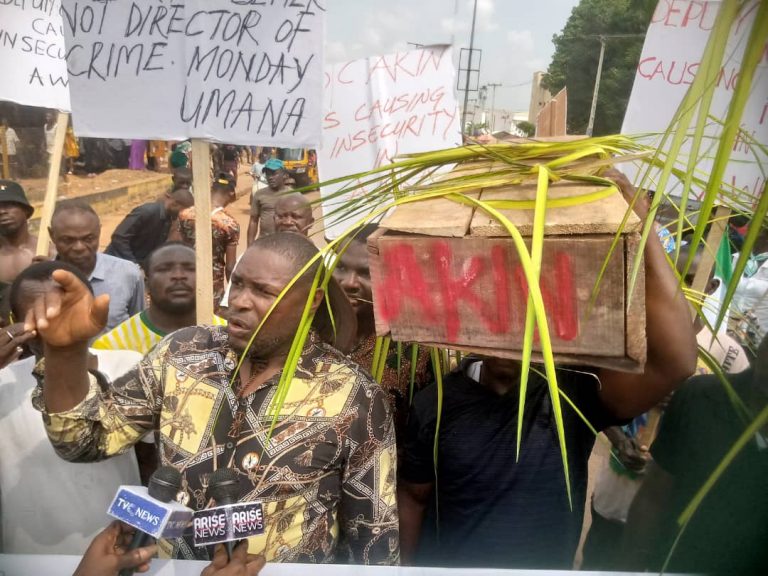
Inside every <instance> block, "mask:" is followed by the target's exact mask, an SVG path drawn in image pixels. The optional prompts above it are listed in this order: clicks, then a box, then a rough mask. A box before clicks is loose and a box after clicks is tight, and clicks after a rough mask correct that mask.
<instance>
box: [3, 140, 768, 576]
mask: <svg viewBox="0 0 768 576" xmlns="http://www.w3.org/2000/svg"><path fill="white" fill-rule="evenodd" d="M177 150H178V148H177ZM223 152H225V153H226V152H227V150H226V147H224V148H223ZM229 152H231V155H232V158H230V157H229V156H226V155H224V156H222V165H221V166H220V167H217V170H216V172H215V175H214V178H213V180H212V182H211V208H212V211H211V219H212V241H213V261H212V263H211V266H210V269H207V270H203V271H199V270H197V266H196V261H195V252H194V246H195V237H196V227H195V222H196V217H195V206H194V202H193V195H192V194H191V185H192V177H191V170H190V167H189V162H188V158H187V160H186V161H185V160H184V158H181V157H180V155H179V154H177V153H176V151H174V154H176V158H175V159H174V158H173V157H172V158H171V164H172V165H174V168H173V170H174V171H173V184H172V187H171V189H170V190H169V191H168V192H167V193H164V194H163V195H162V196H161V197H160V198H158V199H157V200H156V201H155V202H151V203H147V204H144V205H142V206H139V207H137V208H135V209H134V210H132V211H131V212H130V213H129V214H127V215H126V216H125V218H124V220H123V221H122V222H121V223H120V224H119V226H118V227H117V228H116V230H115V232H114V234H113V235H112V239H111V242H110V244H109V246H108V247H107V248H106V250H105V251H104V252H100V251H99V237H100V219H99V216H98V214H97V213H96V212H95V211H94V210H93V209H92V207H91V206H89V205H88V204H87V203H86V202H84V201H82V200H77V199H69V200H61V201H59V202H58V203H57V204H56V207H55V210H54V212H53V217H52V220H51V225H50V230H49V232H50V238H51V241H52V244H53V247H52V251H51V254H50V255H49V257H40V256H36V255H35V250H36V238H35V237H34V236H33V235H32V234H31V233H30V231H29V227H28V220H29V218H30V216H31V214H32V206H31V205H30V203H29V202H28V201H27V198H26V196H25V194H24V190H23V189H22V187H21V186H20V185H19V184H18V183H17V182H14V181H11V180H3V181H0V282H2V283H3V284H4V285H5V286H4V291H3V297H2V300H1V301H0V317H2V318H3V321H4V323H3V326H2V329H0V367H2V370H0V415H1V416H0V503H2V507H1V508H0V516H1V517H2V534H1V535H0V538H2V539H1V540H0V542H2V548H0V550H2V551H3V552H5V553H33V554H35V553H46V554H53V553H57V554H78V555H82V554H85V556H84V558H83V562H82V564H81V566H80V567H79V568H78V572H77V574H102V573H103V574H116V573H117V571H118V570H120V569H122V568H124V567H126V566H129V565H131V566H142V565H146V564H147V563H148V562H150V561H151V557H152V556H154V555H156V554H157V555H160V556H161V557H171V558H177V559H198V560H207V561H210V562H211V564H210V566H209V567H208V568H207V569H206V571H205V572H204V574H207V575H213V574H216V575H219V576H224V575H226V574H230V573H233V574H234V573H248V574H255V573H257V572H258V570H259V569H260V568H261V567H262V566H263V564H264V562H265V561H266V562H304V563H328V562H352V563H359V564H379V565H397V564H398V563H403V564H413V565H421V566H445V567H462V566H466V567H486V568H550V569H568V568H571V567H572V565H573V561H574V555H575V553H576V550H577V547H578V544H579V540H580V536H581V533H582V526H583V521H584V512H585V508H586V507H587V506H591V508H592V529H591V530H590V532H589V534H588V537H587V542H586V545H585V548H584V566H585V567H589V568H592V569H606V570H607V569H635V570H646V569H651V570H656V569H660V568H661V567H662V566H663V565H664V564H665V563H666V561H667V560H668V559H669V558H671V563H670V564H669V566H670V567H671V568H674V569H675V570H677V571H692V572H704V573H707V572H718V573H729V571H731V570H732V571H733V573H765V571H766V570H768V551H766V549H765V546H764V544H765V542H766V541H767V540H768V539H767V538H766V537H767V536H768V534H767V533H766V531H767V530H768V522H766V519H768V492H766V491H765V490H764V487H765V478H766V477H768V476H766V475H765V474H766V473H768V443H767V442H766V437H765V436H764V433H765V427H763V428H762V429H757V430H755V431H754V435H753V436H752V437H751V438H747V439H746V440H745V442H746V444H745V448H744V449H743V450H742V451H741V452H740V453H739V454H738V455H736V456H735V458H734V460H733V463H732V466H730V467H729V468H728V469H727V470H726V471H725V472H724V473H723V475H722V477H721V478H720V479H719V480H718V482H717V483H716V485H715V489H714V491H713V493H712V494H711V495H709V496H707V497H706V498H705V499H704V501H703V504H702V508H701V510H700V511H699V512H697V513H696V514H695V515H694V516H693V518H692V519H691V520H690V522H689V523H688V524H687V525H686V530H685V532H684V533H683V535H682V536H681V537H679V538H678V532H679V529H678V527H677V525H676V520H677V518H678V517H679V516H680V514H681V513H682V512H683V510H684V509H685V507H686V506H687V504H688V503H689V502H690V500H691V499H692V498H693V496H694V495H695V493H696V491H697V490H698V489H699V488H700V487H701V486H702V485H704V484H705V482H706V481H707V479H708V477H709V475H710V474H711V473H712V472H713V471H714V470H715V468H716V467H717V465H718V464H719V463H720V461H721V460H722V459H723V458H724V457H725V455H726V454H727V453H728V451H729V450H730V448H731V446H732V445H733V444H734V442H736V441H737V440H738V439H739V437H740V436H741V434H742V432H743V431H744V430H745V426H746V424H747V423H749V422H751V421H752V420H753V419H754V418H755V416H756V415H757V414H758V413H760V412H761V411H762V410H764V409H765V407H766V405H768V338H763V340H762V343H761V344H760V346H759V348H758V350H757V352H756V354H755V355H754V356H753V357H750V356H749V355H748V354H746V353H745V351H744V350H743V349H742V348H741V347H740V345H739V343H737V342H736V341H734V340H733V339H731V338H729V337H728V336H727V335H726V334H724V333H723V334H722V335H721V336H719V337H712V335H711V332H710V331H708V329H706V328H705V327H704V326H702V325H701V324H700V323H696V324H695V323H694V322H692V321H691V313H690V308H689V306H688V303H687V301H686V299H685V298H684V296H683V292H682V290H681V289H680V286H679V281H678V277H677V275H676V274H675V271H674V270H673V269H672V267H670V265H669V263H668V259H667V256H666V254H665V248H664V246H663V245H662V242H661V241H660V239H659V238H658V237H656V236H653V235H652V236H651V237H650V238H649V240H648V243H647V245H646V248H645V266H646V279H645V282H646V286H645V294H646V301H645V309H646V339H647V349H648V356H647V362H646V364H645V366H644V369H643V372H642V373H626V372H619V371H615V370H609V369H605V368H594V367H589V366H584V367H578V368H574V367H566V366H561V367H559V368H558V371H557V377H558V383H559V386H560V389H561V392H562V395H563V397H564V398H566V399H567V400H568V401H567V402H566V403H564V404H563V413H562V417H563V424H564V427H565V437H566V439H567V443H566V448H565V450H566V452H565V458H566V460H567V463H568V470H569V477H566V475H565V474H564V465H563V458H564V456H563V453H562V451H561V450H562V449H563V447H562V446H561V444H560V442H559V439H558V434H557V427H556V423H555V414H554V410H553V405H552V402H551V399H550V397H549V389H548V384H547V381H546V378H544V377H543V376H541V375H540V374H539V372H537V371H532V372H531V373H530V377H529V380H528V384H527V390H526V394H525V398H524V400H525V412H524V415H521V414H520V412H519V410H520V400H521V399H520V378H521V372H520V364H519V363H518V362H516V361H513V360H509V359H504V358H497V357H491V356H474V355H470V356H467V357H465V358H463V359H462V361H461V362H460V363H458V365H456V366H455V368H454V370H453V371H452V372H450V373H449V374H446V375H444V376H443V377H442V378H441V381H442V382H441V384H442V385H441V386H438V385H437V383H436V382H435V379H436V371H435V369H434V367H433V366H432V365H431V364H430V361H429V354H428V353H427V349H426V348H425V347H422V346H418V345H417V344H413V343H402V344H401V345H399V346H392V347H390V348H389V349H386V350H384V351H383V354H384V356H385V358H384V360H383V362H382V361H381V360H379V361H378V363H379V364H381V365H383V370H374V366H373V364H374V358H377V357H379V356H381V353H382V351H381V350H380V348H379V344H378V343H377V338H376V324H375V319H374V307H373V291H372V286H371V274H370V267H369V263H368V251H367V244H366V243H367V241H368V239H369V238H370V236H371V234H374V233H375V232H376V231H377V227H376V226H375V225H368V226H366V227H364V228H362V229H361V230H359V232H358V233H357V234H356V235H355V236H354V237H353V238H351V239H350V240H349V241H347V242H343V243H341V244H340V245H339V248H338V249H337V251H336V254H335V257H334V258H331V259H328V258H316V255H317V253H318V249H317V247H316V246H315V245H314V243H313V242H312V240H311V239H310V238H309V231H310V229H311V228H312V226H313V224H314V219H313V215H312V206H311V205H310V203H309V202H308V200H307V198H306V197H305V196H304V195H303V194H301V193H297V192H293V190H292V188H291V186H290V179H289V177H288V174H287V172H286V171H285V168H284V166H283V164H282V162H281V161H280V160H278V159H276V158H271V159H265V161H264V162H263V163H258V164H259V165H258V167H257V168H255V169H256V170H258V172H259V174H256V176H258V177H262V176H263V178H264V179H265V180H266V185H265V186H262V187H260V188H259V189H258V190H256V191H255V192H254V194H253V195H252V198H251V216H250V222H249V225H248V230H247V232H246V242H245V250H244V252H243V254H242V255H241V256H240V258H239V259H238V258H237V248H238V246H239V245H240V243H241V234H240V228H239V225H238V223H237V221H236V220H235V219H234V218H233V217H232V216H231V215H230V214H229V213H228V212H227V207H228V206H229V204H230V203H231V202H232V201H234V199H235V189H236V178H237V172H238V166H237V164H236V163H235V164H234V165H232V162H236V159H234V151H229ZM181 154H182V155H183V154H184V153H183V151H182V152H181ZM219 168H221V169H220V170H219ZM612 177H613V178H615V179H616V181H617V183H618V184H619V187H620V188H621V189H622V191H623V192H624V193H625V194H627V195H629V194H632V195H633V191H632V190H631V186H630V185H629V183H628V181H627V180H626V178H623V176H621V175H620V174H617V173H612ZM635 210H636V212H637V214H638V216H639V217H640V218H642V219H644V218H646V217H647V216H648V214H647V205H645V204H644V203H643V202H638V203H636V205H635ZM310 262H312V264H311V265H309V263H310ZM326 266H332V267H333V278H332V280H331V281H330V282H329V283H328V285H327V287H326V288H325V289H319V290H317V291H313V290H312V285H313V280H314V279H315V277H316V273H317V271H318V268H320V267H326ZM302 269H303V270H304V272H303V273H302V274H301V275H300V276H299V278H298V279H297V280H296V281H295V282H294V283H293V285H292V287H291V288H290V289H289V290H288V291H287V292H286V293H285V294H284V295H283V297H282V298H281V299H280V300H279V302H277V304H275V302H276V300H277V299H278V296H279V295H280V294H281V293H282V292H283V290H284V289H285V288H286V286H288V284H289V283H290V282H292V280H293V279H294V278H295V277H296V276H297V275H298V274H299V272H300V271H301V270H302ZM198 272H201V273H204V274H210V275H212V278H213V290H214V301H215V312H216V315H215V316H214V318H215V320H214V322H213V324H212V325H204V326H200V325H197V324H196V319H195V302H196V277H197V273H198ZM691 273H693V272H691ZM307 307H309V309H310V310H311V311H312V312H313V313H314V320H313V322H312V326H311V329H310V331H309V333H308V336H307V339H306V343H305V345H304V347H303V349H302V350H301V351H300V355H299V357H298V358H297V359H296V362H297V365H296V370H295V373H294V375H293V377H292V380H291V381H290V386H289V387H288V388H287V389H283V388H281V387H280V386H279V384H280V382H281V377H282V376H283V370H284V367H285V366H286V362H287V360H288V357H289V354H290V351H291V346H292V343H293V341H294V337H295V335H296V333H297V331H298V330H299V328H300V324H301V318H302V315H303V314H304V311H305V308H307ZM259 326H261V328H259V329H258V330H257V327H259ZM697 339H698V342H697ZM698 348H702V349H703V350H706V351H707V356H708V358H710V359H714V361H716V362H717V363H719V364H720V365H721V366H722V367H723V369H724V371H725V372H727V373H728V376H727V378H728V382H730V385H731V386H730V387H725V386H723V382H721V381H720V380H719V379H718V378H717V377H716V376H712V375H696V376H693V377H692V378H691V376H692V375H693V374H694V373H695V372H699V373H701V372H705V371H707V370H706V367H703V366H697V349H698ZM373 373H377V375H378V380H375V379H374V377H373V376H372V374H373ZM729 390H731V393H730V394H729ZM733 391H735V394H733V393H732V392H733ZM277 396H281V398H280V401H279V402H276V400H277ZM670 398H671V400H670ZM737 399H738V400H737ZM654 411H656V412H662V411H663V413H664V415H663V417H662V419H661V426H660V431H659V434H658V439H657V440H656V441H655V442H654V443H653V444H652V445H651V446H650V449H649V447H648V445H646V444H644V443H643V441H642V440H641V436H642V434H641V433H640V431H641V430H642V429H643V428H644V427H646V426H647V425H648V424H647V420H648V419H649V418H650V416H649V414H653V413H654ZM521 418H522V423H521V425H520V426H519V425H518V420H519V419H521ZM272 428H273V429H272ZM518 430H521V431H522V442H521V447H520V451H519V453H518V452H517V450H516V446H517V435H518ZM599 432H605V433H606V436H607V437H608V438H609V439H610V441H611V443H612V445H613V446H614V453H615V457H614V458H610V459H609V460H608V461H607V462H606V464H605V467H604V469H601V470H600V471H599V478H598V481H597V488H596V490H595V493H594V496H593V499H592V501H591V502H589V501H588V496H587V481H588V476H589V466H588V461H589V458H590V455H591V454H592V451H593V447H594V445H595V441H596V436H597V433H599ZM164 465H171V466H173V467H175V468H176V469H178V470H179V471H180V472H181V474H182V477H183V485H182V490H181V491H180V492H179V494H178V498H177V499H178V501H179V502H180V503H182V504H184V505H186V506H189V507H190V508H192V509H194V510H200V509H203V508H206V507H208V506H210V504H211V502H210V501H209V499H208V496H207V495H206V487H207V485H208V482H209V479H210V477H211V474H212V473H213V472H214V471H216V470H219V469H222V468H229V469H231V470H233V471H235V473H236V474H237V476H238V477H239V479H240V486H241V490H240V500H241V501H244V502H245V501H256V502H260V503H261V504H262V506H263V511H264V517H265V519H266V529H265V531H264V533H263V534H261V535H258V536H253V537H251V538H250V539H249V540H248V541H247V543H243V544H241V545H239V546H237V547H236V548H235V551H234V553H233V554H232V558H231V560H228V559H227V555H226V553H225V552H224V550H223V549H222V548H219V549H216V550H213V549H210V548H206V547H195V546H194V542H193V540H192V537H191V536H190V535H188V534H185V535H184V536H183V537H181V538H178V539H175V540H159V541H158V542H157V545H156V546H155V545H153V546H151V547H147V548H140V549H138V550H133V551H126V549H125V546H124V544H123V542H124V539H125V538H126V537H127V536H129V531H128V529H127V528H126V527H125V526H124V525H120V524H113V525H110V526H109V527H107V528H106V529H104V524H105V514H104V511H105V510H106V508H107V506H108V504H109V502H110V500H111V498H112V496H113V494H114V491H115V490H116V488H117V486H119V485H121V484H138V483H139V482H142V483H144V484H146V483H147V481H148V478H149V476H150V475H151V474H152V472H153V471H154V470H155V469H156V468H157V467H158V466H164ZM54 478H55V480H54ZM36 509H37V510H39V509H42V510H45V511H46V513H45V515H39V514H35V513H33V510H36ZM102 529H103V531H102ZM673 543H674V550H673V553H672V554H671V556H670V550H671V549H672V547H673ZM236 570H241V572H236Z"/></svg>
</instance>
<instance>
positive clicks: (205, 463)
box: [30, 233, 399, 564]
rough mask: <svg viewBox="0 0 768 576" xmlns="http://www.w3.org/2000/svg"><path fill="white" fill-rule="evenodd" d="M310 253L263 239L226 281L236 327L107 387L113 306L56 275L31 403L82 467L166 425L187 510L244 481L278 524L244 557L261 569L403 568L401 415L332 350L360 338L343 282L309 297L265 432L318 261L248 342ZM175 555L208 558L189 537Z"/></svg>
mask: <svg viewBox="0 0 768 576" xmlns="http://www.w3.org/2000/svg"><path fill="white" fill-rule="evenodd" d="M316 254H317V248H315V247H314V245H313V244H312V243H311V242H310V241H309V240H307V239H306V238H303V237H302V236H300V235H298V234H290V233H279V234H274V235H271V236H267V237H265V238H263V239H260V240H258V241H257V242H256V243H254V245H253V246H251V247H250V248H249V249H248V250H247V251H246V252H245V254H244V256H243V259H242V261H241V263H240V266H238V268H237V271H236V272H235V274H234V276H233V278H232V291H231V295H230V301H229V318H228V320H229V325H228V326H227V328H222V327H202V326H196V327H190V328H185V329H182V330H179V331H177V332H174V333H173V334H171V335H169V336H168V337H167V338H165V339H164V340H163V341H162V342H161V343H160V344H159V345H157V346H156V347H155V348H154V349H153V351H152V352H150V354H148V355H147V356H146V357H145V358H144V360H142V362H141V364H140V365H139V366H138V367H136V368H135V369H133V370H131V371H130V372H129V373H128V374H127V375H126V376H124V377H123V378H120V379H118V380H117V381H115V382H114V383H113V384H112V386H110V387H109V388H108V389H106V390H99V389H98V387H97V385H96V383H95V381H94V380H92V379H89V377H88V374H87V373H86V370H85V364H84V362H85V356H86V347H87V341H88V339H89V338H91V337H93V336H94V335H95V334H97V333H98V332H99V331H100V330H101V328H102V326H103V324H104V319H105V317H106V312H107V309H106V303H105V302H104V301H103V300H101V299H96V300H94V299H93V298H92V297H91V295H90V294H89V292H88V290H87V288H86V287H85V286H84V285H83V284H82V282H80V281H79V280H78V279H77V278H76V277H74V276H73V275H71V274H67V273H57V274H56V275H55V278H56V280H57V282H58V283H59V284H60V285H61V289H60V290H56V291H50V292H48V293H46V294H44V295H40V297H39V299H38V303H37V308H36V309H35V310H36V313H35V316H34V318H31V319H30V325H31V326H34V327H35V328H36V329H37V330H38V332H39V333H40V335H41V336H42V338H43V339H44V340H45V342H46V349H45V352H46V354H45V374H44V382H45V383H44V386H42V387H41V388H40V389H38V391H37V393H36V394H35V405H36V407H37V408H38V409H40V410H41V411H42V412H43V413H44V414H46V416H45V418H44V420H45V422H46V428H47V431H48V434H49V437H50V439H51V442H52V443H53V444H54V446H55V447H56V449H57V451H58V453H59V454H60V455H61V456H62V457H64V458H66V459H68V460H80V461H90V460H96V459H100V458H105V457H110V456H112V455H114V454H116V453H119V452H121V451H123V450H125V449H126V448H127V447H128V446H130V445H132V444H133V443H135V442H136V441H137V440H138V438H139V437H141V436H143V435H144V434H146V433H147V432H149V431H152V430H157V431H158V432H159V443H160V456H161V464H162V465H166V464H170V465H174V466H176V467H178V468H180V470H181V471H182V474H183V475H184V478H185V482H184V486H185V492H184V498H182V500H184V501H185V502H186V503H187V505H189V506H190V507H192V508H194V509H200V508H203V507H205V506H206V504H207V499H206V498H205V495H204V493H205V490H204V486H205V482H206V481H207V478H208V475H209V474H210V473H212V472H213V471H214V470H215V469H218V468H222V467H229V468H232V469H234V470H236V471H237V472H238V473H239V475H240V476H239V477H240V482H241V485H242V488H243V490H242V494H243V495H244V496H243V498H244V499H247V500H259V501H261V502H262V503H263V505H264V516H265V518H266V519H267V525H268V526H269V529H268V531H267V532H266V533H265V534H263V535H261V536H255V537H252V538H251V539H250V548H249V549H250V551H251V552H254V553H259V554H263V555H264V556H265V557H266V559H267V561H290V562H332V561H334V560H335V559H337V558H338V559H339V560H341V559H342V558H345V557H346V554H347V551H348V552H349V554H350V558H351V559H352V560H353V561H354V562H357V563H363V564H393V563H396V562H397V560H398V557H399V546H398V527H397V507H396V502H395V492H394V490H395V486H394V476H395V445H394V433H393V427H392V419H391V415H390V412H389V408H388V405H387V402H386V399H385V397H384V394H383V391H382V390H381V388H380V387H379V386H378V385H377V384H375V383H374V382H372V381H371V380H370V378H369V377H368V376H367V375H366V374H365V373H364V372H363V371H362V370H361V369H360V368H359V367H358V366H357V365H356V364H354V363H352V362H350V361H349V360H348V359H347V358H346V357H345V356H343V355H342V354H341V353H340V352H339V351H338V350H336V349H334V348H333V347H331V346H330V345H329V344H328V343H335V344H336V345H337V346H339V347H340V349H341V350H344V349H348V348H349V346H350V345H351V343H352V340H353V338H354V334H355V331H356V327H355V317H354V313H353V311H352V309H351V306H350V304H349V301H348V300H347V299H346V297H345V296H344V294H343V292H342V291H341V289H340V288H339V287H338V285H337V284H336V283H335V282H333V281H331V282H330V283H329V285H328V289H327V291H325V292H324V291H323V290H319V291H318V292H317V293H316V294H315V295H314V296H313V298H312V300H311V304H312V305H311V308H312V309H313V310H315V311H316V315H315V319H314V323H313V330H311V331H310V335H309V337H308V340H307V343H306V345H305V347H304V349H303V351H302V352H301V354H300V358H299V359H298V368H297V371H296V374H295V376H294V380H293V383H292V385H291V388H290V391H289V393H288V396H287V397H286V398H285V403H284V405H283V407H282V408H281V410H280V415H279V416H278V420H277V424H276V427H275V429H274V432H273V433H272V435H271V440H270V441H269V442H268V441H267V439H266V436H265V433H266V431H267V430H268V428H269V426H270V423H271V422H272V421H273V418H272V414H271V411H270V409H269V406H270V405H271V404H272V399H273V397H274V394H275V393H276V386H277V384H278V381H279V379H280V374H281V373H282V371H283V368H284V365H285V362H286V358H287V355H288V353H289V351H290V348H291V345H292V342H293V340H294V336H295V334H296V332H297V330H298V327H299V320H300V318H301V315H302V311H303V309H304V307H305V303H306V302H307V300H308V298H309V290H310V287H311V285H312V280H313V278H315V274H316V271H317V270H316V269H317V268H318V267H319V266H321V265H322V262H321V260H320V259H317V260H316V261H315V264H314V266H311V267H309V269H308V270H307V271H306V272H305V274H304V275H302V276H301V278H300V279H299V280H298V281H297V282H295V283H294V284H293V285H292V288H291V289H290V290H288V292H287V293H286V294H285V295H284V296H283V298H282V300H281V301H280V302H279V303H278V304H277V305H276V306H275V308H274V310H273V311H272V313H271V315H270V316H269V318H268V319H267V320H266V322H265V323H264V325H263V326H262V327H261V330H260V331H259V332H258V334H256V336H255V337H252V336H253V332H254V330H255V329H256V328H257V327H258V326H259V324H260V323H261V321H262V319H264V317H265V314H266V313H267V311H268V310H269V309H270V307H271V306H272V304H273V303H274V302H275V300H276V298H277V296H278V295H279V294H280V293H281V292H282V290H283V289H284V288H285V287H286V286H287V284H288V282H289V281H291V280H292V279H293V277H294V276H295V275H296V274H297V272H299V271H300V270H301V269H302V268H303V267H304V266H305V265H306V264H307V263H308V262H309V261H310V260H311V259H312V258H313V257H314V256H315V255H316ZM44 301H45V302H46V305H42V303H43V302H44ZM329 308H330V312H329ZM49 311H52V312H53V313H52V314H49V313H48V312H49ZM331 312H332V314H333V319H334V321H333V322H331ZM238 359H239V360H240V361H241V362H242V366H241V367H240V370H239V372H237V373H236V372H235V370H236V367H237V365H238ZM41 384H42V382H41ZM267 446H269V448H268V449H265V448H267ZM340 541H343V542H344V543H345V547H344V548H343V549H339V548H338V546H339V542H340ZM168 552H169V553H170V554H171V555H172V556H174V557H187V558H189V557H198V558H205V557H206V556H207V551H206V549H204V548H193V547H192V545H191V542H190V541H189V540H187V539H182V540H179V541H174V542H173V550H169V551H168Z"/></svg>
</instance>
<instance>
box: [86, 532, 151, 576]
mask: <svg viewBox="0 0 768 576" xmlns="http://www.w3.org/2000/svg"><path fill="white" fill-rule="evenodd" d="M135 533H136V529H135V528H132V527H131V526H128V525H127V524H123V523H122V522H118V521H117V520H115V521H114V522H112V523H111V524H110V525H109V526H107V527H106V528H105V529H104V530H102V531H101V532H99V533H98V534H97V535H96V537H95V538H94V539H93V541H92V542H91V544H90V546H88V549H87V550H86V551H85V554H83V558H82V560H80V563H79V564H78V565H77V569H76V570H75V572H74V573H73V574H72V576H118V575H119V574H120V572H121V571H122V570H126V569H133V570H135V571H136V572H138V573H143V572H146V571H147V570H149V563H150V562H151V561H152V557H153V556H154V555H155V554H156V553H157V545H156V544H151V545H149V546H142V547H141V548H135V549H133V550H130V549H129V548H128V546H129V545H130V543H131V540H132V539H133V535H134V534H135Z"/></svg>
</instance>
